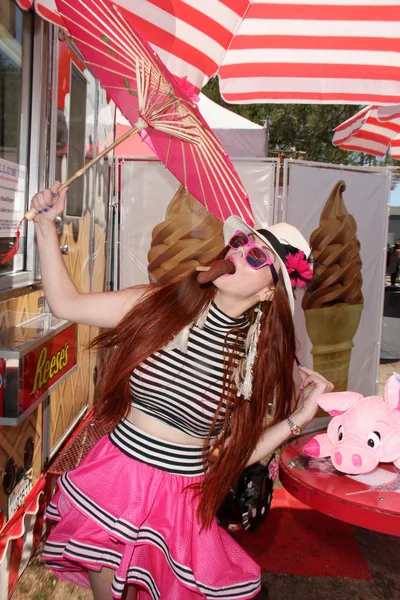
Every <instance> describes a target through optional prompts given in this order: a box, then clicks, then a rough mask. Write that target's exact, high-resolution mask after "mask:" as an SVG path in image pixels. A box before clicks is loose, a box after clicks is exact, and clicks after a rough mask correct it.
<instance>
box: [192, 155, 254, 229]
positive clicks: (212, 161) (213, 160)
mask: <svg viewBox="0 0 400 600" xmlns="http://www.w3.org/2000/svg"><path fill="white" fill-rule="evenodd" d="M202 157H203V158H204V160H205V161H206V162H207V164H208V168H209V169H210V171H211V172H212V173H214V177H215V180H216V182H217V185H218V187H219V189H220V192H221V194H222V195H223V197H224V200H225V202H226V204H227V206H229V207H230V210H231V212H232V213H234V212H235V211H234V210H232V206H231V204H229V202H228V201H227V198H226V194H225V192H226V191H227V192H228V193H229V196H230V199H231V201H232V203H233V204H234V206H235V208H236V210H237V212H238V214H239V215H240V216H241V217H242V218H243V219H244V220H246V219H245V218H244V216H243V213H242V210H241V209H240V207H239V206H238V203H237V199H239V196H238V194H237V192H236V190H235V188H234V187H233V185H232V181H229V178H228V179H224V183H225V185H224V186H223V187H222V186H221V180H222V179H223V172H221V170H220V167H221V163H220V161H219V160H218V156H217V155H216V154H215V153H211V152H207V153H205V152H202ZM215 173H217V174H218V176H216V175H215ZM228 183H230V185H227V184H228ZM245 208H246V210H247V206H246V205H245ZM248 216H251V214H250V213H249V214H248Z"/></svg>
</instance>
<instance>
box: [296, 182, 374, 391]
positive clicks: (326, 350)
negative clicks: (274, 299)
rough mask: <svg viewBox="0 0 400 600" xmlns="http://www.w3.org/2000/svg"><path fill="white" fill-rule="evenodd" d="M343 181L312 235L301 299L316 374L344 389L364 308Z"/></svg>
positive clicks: (356, 243)
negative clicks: (310, 265) (310, 268)
mask: <svg viewBox="0 0 400 600" xmlns="http://www.w3.org/2000/svg"><path fill="white" fill-rule="evenodd" d="M345 189H346V185H345V183H344V181H339V182H338V183H337V184H336V185H335V187H334V188H333V190H332V192H331V194H330V196H329V198H328V200H327V202H326V204H325V206H324V208H323V210H322V212H321V216H320V223H319V227H318V228H317V229H316V230H315V231H314V232H313V233H312V234H311V237H310V245H311V248H312V256H313V260H314V274H313V279H312V282H311V284H310V286H309V288H308V290H307V291H306V293H305V294H304V297H303V303H302V306H303V309H304V311H305V318H306V327H307V332H308V335H309V338H310V340H311V342H312V344H313V348H312V351H311V353H312V355H313V364H314V370H315V371H318V372H319V373H321V375H323V376H324V377H326V378H327V379H328V380H329V381H332V383H333V384H334V385H335V391H337V392H339V391H344V390H346V389H347V381H348V372H349V366H350V357H351V349H352V348H353V345H354V344H353V337H354V335H355V333H356V331H357V328H358V325H359V322H360V318H361V312H362V309H363V296H362V292H361V286H362V277H361V266H362V265H361V258H360V244H359V241H358V239H357V236H356V232H357V225H356V222H355V220H354V217H353V216H352V215H350V214H349V213H348V211H347V209H346V206H345V204H344V201H343V196H342V194H343V192H344V191H345Z"/></svg>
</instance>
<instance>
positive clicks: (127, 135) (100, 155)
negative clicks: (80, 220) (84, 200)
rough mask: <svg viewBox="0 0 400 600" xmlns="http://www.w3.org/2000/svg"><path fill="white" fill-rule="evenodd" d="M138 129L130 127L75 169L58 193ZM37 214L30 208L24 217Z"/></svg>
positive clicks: (29, 217)
mask: <svg viewBox="0 0 400 600" xmlns="http://www.w3.org/2000/svg"><path fill="white" fill-rule="evenodd" d="M138 131H140V128H139V127H132V129H130V130H129V131H127V132H126V133H124V135H121V137H119V138H118V139H117V140H115V142H113V143H112V144H110V145H109V146H107V148H105V149H104V150H103V151H102V152H100V154H98V155H97V156H95V157H94V158H92V160H90V161H89V162H88V163H87V164H86V165H85V166H84V167H82V168H81V169H79V171H76V173H74V174H73V175H71V177H70V178H69V179H68V180H67V181H66V182H65V183H63V184H62V186H61V187H60V189H59V190H58V193H60V192H62V190H63V189H65V188H67V187H69V186H70V185H71V183H73V182H74V181H76V179H79V177H81V176H82V175H83V174H84V173H86V171H88V170H89V169H90V168H91V167H93V165H95V164H96V163H97V162H98V161H99V160H101V159H102V158H104V157H105V156H106V155H107V154H108V153H109V152H111V150H113V149H114V148H115V146H118V144H120V143H121V142H123V141H124V140H126V139H127V138H128V137H129V136H131V135H133V134H134V133H137V132H138ZM37 214H38V213H37V211H36V210H35V209H34V208H30V209H29V210H28V211H27V212H26V213H25V215H24V218H25V219H26V220H27V221H32V219H34V218H35V217H36V215H37Z"/></svg>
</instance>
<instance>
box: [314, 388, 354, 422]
mask: <svg viewBox="0 0 400 600" xmlns="http://www.w3.org/2000/svg"><path fill="white" fill-rule="evenodd" d="M361 398H363V395H362V394H357V393H356V392H331V393H330V394H321V396H319V398H318V399H317V404H319V406H320V407H321V408H322V409H323V410H325V411H326V412H328V413H329V414H330V415H331V416H332V417H335V416H337V415H342V414H343V413H344V412H346V410H349V408H351V407H352V406H353V404H355V403H356V402H358V400H361Z"/></svg>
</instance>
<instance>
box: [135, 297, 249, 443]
mask: <svg viewBox="0 0 400 600" xmlns="http://www.w3.org/2000/svg"><path fill="white" fill-rule="evenodd" d="M248 325H249V322H248V319H247V316H243V317H240V318H239V319H233V318H231V317H228V316H227V315H226V314H224V313H223V312H222V311H221V310H220V309H219V308H218V307H217V306H216V304H214V303H211V305H210V309H209V311H208V315H207V318H206V321H205V323H204V326H203V328H202V329H200V328H199V327H197V326H194V327H192V328H191V330H190V334H189V342H188V348H187V352H186V353H185V352H182V351H181V350H178V349H176V348H175V349H167V348H162V349H161V350H159V351H157V352H155V353H154V354H151V355H150V356H149V357H148V358H147V359H146V360H144V361H143V362H142V363H141V364H140V365H138V367H137V368H136V369H135V370H134V371H133V373H132V375H131V378H130V391H131V399H132V405H134V406H135V408H137V409H139V410H141V411H143V412H145V413H146V414H148V415H151V416H152V417H155V418H156V419H158V420H159V421H162V422H163V423H166V424H167V425H170V426H171V427H175V428H176V429H179V430H181V431H183V432H185V433H187V434H189V435H191V436H193V437H197V438H206V437H207V435H208V431H209V429H210V427H211V423H212V421H213V418H214V415H215V411H216V409H217V406H218V403H219V400H220V397H221V394H222V378H223V367H224V360H226V358H225V359H224V355H223V348H224V346H225V348H226V345H228V347H229V343H231V344H233V343H234V340H235V338H236V335H237V332H236V333H229V332H230V331H231V330H232V329H233V328H235V329H244V331H243V335H242V336H241V337H242V339H241V342H240V343H238V345H237V348H238V349H237V351H236V352H235V354H236V355H235V356H234V364H237V363H238V361H239V359H240V358H241V357H242V356H243V353H244V338H245V335H246V333H247V327H248ZM224 415H225V409H224V407H222V409H221V411H220V414H219V418H218V422H217V423H216V425H215V429H214V432H213V437H214V436H217V435H218V434H219V433H220V431H221V429H222V423H223V419H224Z"/></svg>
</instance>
